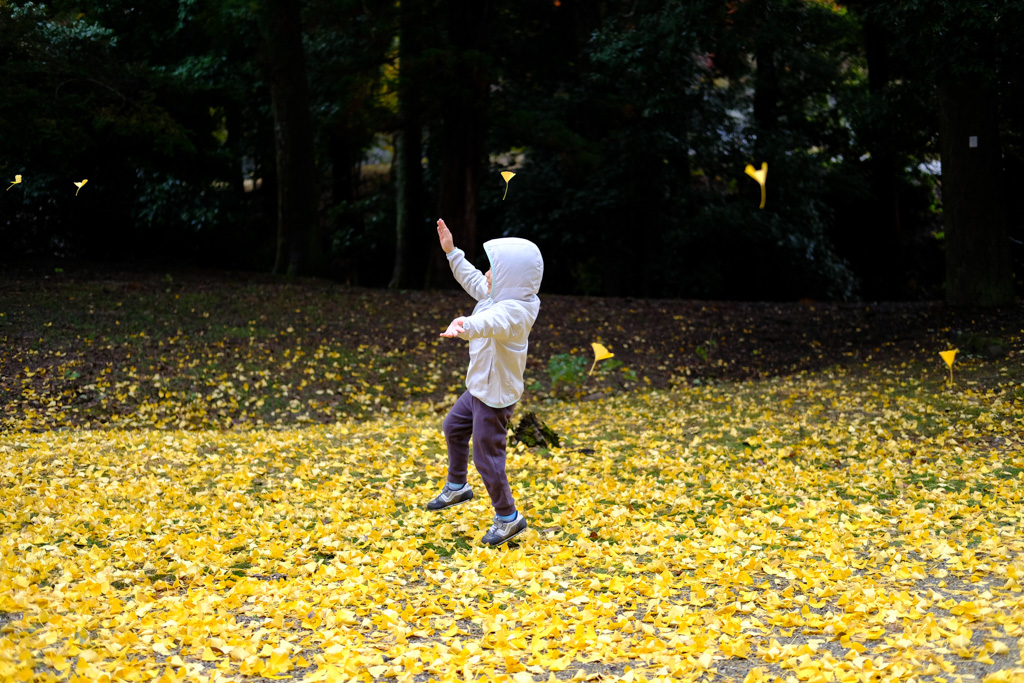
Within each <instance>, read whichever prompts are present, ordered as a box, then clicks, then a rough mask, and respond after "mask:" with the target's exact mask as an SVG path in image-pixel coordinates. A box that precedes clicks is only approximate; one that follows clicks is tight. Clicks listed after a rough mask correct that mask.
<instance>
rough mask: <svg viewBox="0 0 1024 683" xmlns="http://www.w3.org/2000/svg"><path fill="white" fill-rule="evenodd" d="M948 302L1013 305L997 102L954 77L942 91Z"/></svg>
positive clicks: (979, 86)
mask: <svg viewBox="0 0 1024 683" xmlns="http://www.w3.org/2000/svg"><path fill="white" fill-rule="evenodd" d="M939 103H940V117H939V118H940V130H939V133H940V144H941V153H942V216H943V222H944V225H945V232H946V302H947V303H949V304H951V305H954V306H1002V305H1006V304H1009V303H1011V302H1012V301H1013V279H1012V275H1011V269H1010V257H1009V254H1010V250H1009V244H1010V241H1009V234H1008V231H1007V226H1006V213H1005V211H1004V204H1003V187H1002V180H1003V168H1002V154H1001V150H1000V143H999V126H998V118H997V117H998V113H997V112H998V106H997V105H998V103H997V101H996V96H995V93H994V91H993V90H992V89H991V88H990V87H987V86H986V85H985V84H984V83H983V82H982V80H981V79H979V78H970V77H967V76H959V77H950V78H948V79H947V80H946V82H944V83H943V84H941V86H940V88H939Z"/></svg>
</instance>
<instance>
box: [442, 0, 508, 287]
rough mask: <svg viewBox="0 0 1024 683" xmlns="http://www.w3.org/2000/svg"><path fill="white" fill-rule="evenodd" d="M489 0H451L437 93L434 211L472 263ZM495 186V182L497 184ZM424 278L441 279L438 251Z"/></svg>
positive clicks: (481, 168)
mask: <svg viewBox="0 0 1024 683" xmlns="http://www.w3.org/2000/svg"><path fill="white" fill-rule="evenodd" d="M491 5H492V2H491V0H453V1H452V2H451V3H450V9H449V10H448V43H449V45H450V47H451V52H450V55H451V63H452V68H451V73H450V74H448V80H449V82H450V84H451V85H450V87H449V89H448V92H446V93H443V94H442V95H441V98H442V101H441V116H442V121H441V133H440V149H441V159H440V167H441V184H440V191H439V192H440V197H439V200H438V216H439V217H441V218H444V219H445V222H446V223H447V224H448V227H449V228H450V229H451V231H452V236H453V237H454V240H455V245H456V246H457V247H460V248H461V249H462V250H463V251H465V252H466V255H467V256H468V257H469V258H470V260H471V262H473V264H474V265H476V266H477V267H480V268H481V269H483V270H486V268H487V264H482V263H477V261H476V259H477V255H476V250H477V248H478V247H479V244H478V241H479V234H478V225H477V219H478V216H479V211H480V206H479V196H480V184H481V182H482V179H483V171H484V162H485V156H486V146H485V142H486V140H485V135H486V125H487V122H486V112H487V100H488V92H489V86H490V84H489V82H488V80H487V69H486V63H485V60H486V46H487V39H488V35H487V24H488V19H489V17H490V7H491ZM496 187H497V186H496ZM430 263H431V269H430V272H429V273H428V284H429V285H435V284H441V285H444V284H446V283H448V282H449V281H450V280H451V278H450V277H444V275H445V274H446V273H447V271H448V265H447V263H446V261H445V259H444V254H443V253H442V252H440V251H438V252H437V254H435V257H434V258H433V260H431V262H430Z"/></svg>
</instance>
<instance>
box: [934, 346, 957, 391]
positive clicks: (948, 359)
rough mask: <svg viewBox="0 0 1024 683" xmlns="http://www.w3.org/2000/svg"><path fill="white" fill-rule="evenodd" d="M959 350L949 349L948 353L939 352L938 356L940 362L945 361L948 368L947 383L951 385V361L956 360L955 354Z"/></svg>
mask: <svg viewBox="0 0 1024 683" xmlns="http://www.w3.org/2000/svg"><path fill="white" fill-rule="evenodd" d="M959 351H960V349H950V350H949V351H939V355H940V356H942V360H944V361H946V365H948V366H949V383H950V384H952V383H953V359H954V358H956V354H957V353H958V352H959Z"/></svg>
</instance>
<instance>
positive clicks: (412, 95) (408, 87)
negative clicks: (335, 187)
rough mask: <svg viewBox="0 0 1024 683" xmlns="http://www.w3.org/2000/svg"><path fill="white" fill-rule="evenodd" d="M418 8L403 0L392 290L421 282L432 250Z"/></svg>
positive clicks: (396, 134)
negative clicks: (426, 195) (426, 200)
mask: <svg viewBox="0 0 1024 683" xmlns="http://www.w3.org/2000/svg"><path fill="white" fill-rule="evenodd" d="M416 7H417V4H416V3H414V2H410V1H409V0H403V2H402V3H401V5H400V7H399V12H400V13H401V16H400V27H399V31H400V34H399V42H398V49H399V72H398V113H399V116H400V117H401V121H400V126H401V127H400V129H399V130H398V132H397V133H395V161H394V164H395V268H394V271H393V272H392V274H391V282H390V283H389V284H388V287H390V288H392V289H398V288H401V289H408V288H412V287H422V286H423V285H424V284H425V282H426V268H427V264H428V263H429V262H430V254H431V252H430V251H429V250H428V249H429V241H428V239H427V238H428V233H427V228H426V227H425V226H424V216H423V214H424V209H423V163H422V159H423V145H422V136H423V122H422V119H421V115H420V112H421V111H422V95H421V93H420V88H419V82H420V74H419V70H418V67H419V60H420V59H421V55H422V41H421V40H420V36H421V34H422V28H423V27H422V25H420V22H419V21H417V16H418V15H417V13H416V11H415V10H416ZM435 246H436V245H435ZM435 256H436V254H435Z"/></svg>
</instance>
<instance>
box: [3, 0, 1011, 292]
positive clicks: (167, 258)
mask: <svg viewBox="0 0 1024 683" xmlns="http://www.w3.org/2000/svg"><path fill="white" fill-rule="evenodd" d="M0 5H2V6H0V130H2V131H3V133H2V135H0V169H3V171H2V172H3V173H4V174H5V178H4V179H5V180H6V181H7V182H8V183H10V185H9V187H8V188H7V191H6V192H4V193H3V194H2V195H0V203H2V206H3V209H2V212H0V216H2V218H0V244H2V245H3V249H2V250H0V262H3V263H5V264H7V265H8V266H10V265H24V264H26V263H40V262H42V263H45V264H46V267H47V268H50V267H57V268H61V267H64V266H66V265H67V264H70V263H72V262H74V261H77V260H105V261H116V262H119V263H122V264H123V263H135V264H139V265H141V266H143V267H154V268H163V267H165V266H168V265H177V266H180V265H195V266H201V267H217V268H221V269H238V270H255V271H264V272H266V271H274V272H277V273H280V274H289V275H293V276H295V275H315V276H321V277H327V278H330V279H333V280H336V281H339V282H345V283H349V284H357V285H362V286H369V287H385V286H391V287H395V288H402V289H410V288H411V289H418V288H424V287H427V288H432V287H448V286H450V278H447V277H444V275H445V273H444V272H443V270H442V269H443V266H444V264H443V262H442V261H441V260H440V257H439V251H438V250H437V249H436V248H435V246H436V245H435V244H434V240H435V239H436V237H434V236H433V229H432V228H433V223H434V221H435V220H436V218H437V217H439V216H441V217H444V218H445V220H446V221H447V222H448V225H449V226H450V227H451V228H452V229H453V232H454V234H455V238H456V243H457V244H458V245H460V246H463V247H464V248H466V250H467V252H468V253H469V254H470V256H471V257H474V256H476V255H477V254H478V253H479V248H480V245H481V244H482V243H483V242H484V241H485V240H487V239H489V238H492V237H497V236H501V235H519V236H523V237H527V238H529V239H532V240H534V241H536V242H537V243H538V244H539V245H540V247H541V249H542V250H543V253H544V254H545V258H546V262H547V272H546V276H545V290H546V291H548V292H552V293H564V294H586V295H602V296H638V297H667V298H691V299H735V300H751V299H757V300H766V299H767V300H795V299H818V300H822V299H826V300H832V301H843V300H858V299H863V300H880V299H887V300H922V299H943V298H944V299H945V300H946V301H948V302H949V303H952V304H957V305H983V306H988V305H1004V304H1008V303H1011V302H1013V301H1014V299H1015V297H1016V296H1019V294H1020V288H1021V285H1020V279H1021V278H1020V274H1021V272H1022V267H1024V246H1022V244H1024V226H1022V224H1021V221H1020V218H1019V213H1015V212H1013V211H1012V210H1011V202H1012V197H1013V194H1012V190H1013V188H1015V187H1019V186H1020V182H1021V180H1022V178H1021V177H1020V176H1021V174H1022V170H1021V169H1024V158H1022V157H1024V145H1022V139H1021V133H1022V131H1024V106H1022V104H1024V102H1022V100H1024V87H1022V82H1021V77H1020V73H1021V72H1020V69H1019V64H1020V63H1021V60H1020V58H1021V56H1022V47H1024V31H1020V30H1019V29H1020V27H1021V26H1022V25H1024V23H1022V17H1024V2H1021V1H1020V0H1010V1H1007V2H971V3H962V2H953V1H951V0H928V1H927V2H925V1H917V0H909V1H907V0H904V1H901V2H897V1H895V0H892V1H886V0H883V1H879V2H866V1H864V0H852V1H851V2H848V3H836V2H831V1H826V0H813V1H810V0H732V1H719V0H693V1H690V2H678V1H672V0H628V1H615V0H606V1H601V2H597V1H594V2H590V1H586V2H584V1H577V0H522V1H517V2H514V3H496V2H493V1H491V0H404V1H403V2H362V1H354V0H331V1H327V0H303V1H302V2H291V1H289V0H263V1H262V2H254V1H251V0H216V1H213V0H177V1H169V0H160V1H154V2H147V3H145V5H144V6H142V5H131V4H126V3H111V2H100V1H91V0H76V1H73V2H72V1H67V0H57V1H55V2H48V3H39V2H4V3H0ZM762 162H767V163H768V167H769V175H768V182H767V203H766V205H765V207H764V209H759V208H758V203H759V194H760V190H759V188H758V186H757V183H755V182H754V181H752V180H751V179H750V178H748V177H746V176H745V175H744V168H745V166H746V165H747V164H753V165H754V166H755V167H760V164H761V163H762ZM501 171H511V172H514V173H516V176H515V177H514V179H513V180H511V181H510V182H509V184H508V185H507V186H506V184H505V182H504V180H503V179H502V176H501V175H500V172H501ZM8 176H9V177H8ZM16 176H22V177H23V180H22V182H20V183H17V184H15V182H14V181H15V179H16ZM83 179H87V180H88V185H87V186H86V185H84V186H81V187H78V188H76V187H75V185H74V184H77V183H81V182H82V181H83ZM506 190H507V196H506V195H505V194H504V193H505V192H506ZM439 275H441V276H442V277H439ZM1015 290H1016V291H1015Z"/></svg>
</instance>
